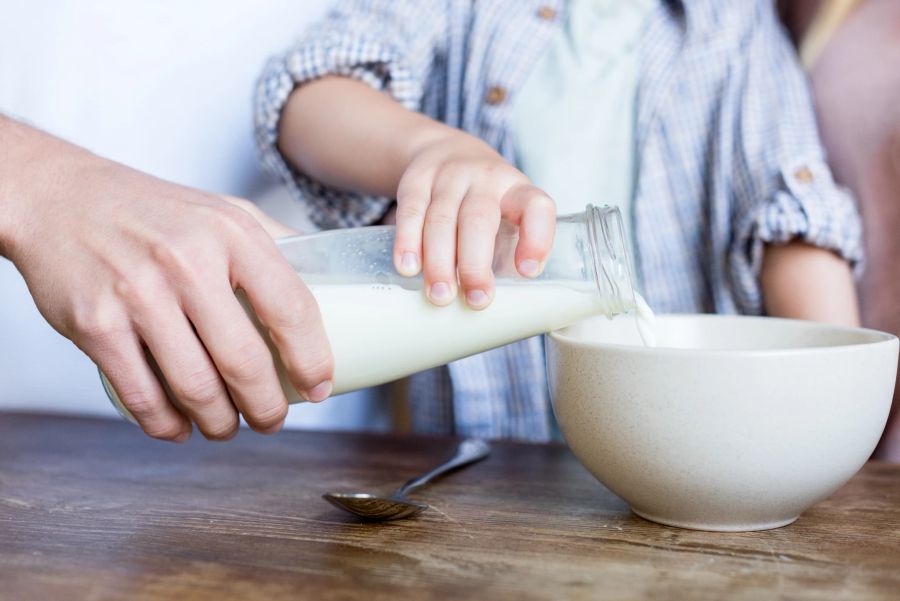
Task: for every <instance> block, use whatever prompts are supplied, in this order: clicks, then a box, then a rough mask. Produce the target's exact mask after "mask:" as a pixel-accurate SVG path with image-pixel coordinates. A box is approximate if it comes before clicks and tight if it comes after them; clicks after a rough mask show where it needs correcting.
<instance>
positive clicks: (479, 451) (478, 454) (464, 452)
mask: <svg viewBox="0 0 900 601" xmlns="http://www.w3.org/2000/svg"><path fill="white" fill-rule="evenodd" d="M490 452H491V447H490V445H489V444H488V443H487V442H485V441H483V440H481V439H478V438H467V439H466V440H464V441H462V442H461V443H459V446H458V447H457V448H456V454H455V455H454V456H453V457H451V458H450V459H449V460H448V461H447V462H446V463H443V464H441V465H439V466H438V467H436V468H434V469H433V470H431V471H430V472H428V473H427V474H425V475H423V476H419V477H417V478H413V479H412V480H410V481H409V482H407V483H406V484H404V485H403V486H401V487H400V490H398V491H397V493H396V494H397V495H400V496H402V495H405V494H406V493H408V492H410V491H412V490H415V489H416V488H420V487H422V486H425V485H426V484H428V483H429V482H431V481H432V480H434V479H435V478H437V477H439V476H443V475H444V474H446V473H448V472H452V471H453V470H457V469H459V468H461V467H465V466H467V465H469V464H470V463H475V462H476V461H481V460H482V459H484V458H485V457H487V456H488V454H490Z"/></svg>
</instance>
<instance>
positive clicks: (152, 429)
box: [141, 419, 182, 440]
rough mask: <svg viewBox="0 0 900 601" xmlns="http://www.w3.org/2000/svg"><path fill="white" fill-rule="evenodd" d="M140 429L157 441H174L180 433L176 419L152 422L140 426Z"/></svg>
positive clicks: (179, 426) (180, 428) (180, 429)
mask: <svg viewBox="0 0 900 601" xmlns="http://www.w3.org/2000/svg"><path fill="white" fill-rule="evenodd" d="M141 428H142V429H143V430H144V433H145V434H146V435H147V436H149V437H151V438H157V439H159V440H175V439H176V438H178V436H179V435H180V434H181V432H182V427H181V424H180V423H179V422H178V420H176V419H166V420H152V421H150V422H149V423H147V424H146V425H144V424H142V425H141Z"/></svg>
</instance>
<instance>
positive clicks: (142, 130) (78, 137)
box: [0, 0, 386, 427]
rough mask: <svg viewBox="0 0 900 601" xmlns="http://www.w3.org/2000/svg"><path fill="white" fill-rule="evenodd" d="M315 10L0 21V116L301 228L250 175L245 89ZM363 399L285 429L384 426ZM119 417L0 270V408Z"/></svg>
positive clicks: (276, 6)
mask: <svg viewBox="0 0 900 601" xmlns="http://www.w3.org/2000/svg"><path fill="white" fill-rule="evenodd" d="M328 4H329V3H328V2H323V1H315V0H299V1H298V0H271V1H269V2H251V1H250V0H192V1H191V2H181V1H178V2H176V1H175V0H162V1H160V2H120V1H118V0H83V1H79V2H75V1H63V2H60V1H58V0H31V1H30V2H15V3H8V5H7V6H4V9H3V18H2V19H0V111H2V112H3V113H4V114H6V115H8V116H12V117H15V118H19V119H22V120H25V121H27V122H29V123H31V124H33V125H35V126H37V127H40V128H41V129H44V130H46V131H49V132H51V133H53V134H55V135H58V136H60V137H62V138H65V139H67V140H69V141H71V142H74V143H76V144H78V145H81V146H84V147H86V148H88V149H90V150H92V151H93V152H96V153H97V154H100V155H102V156H106V157H108V158H111V159H114V160H116V161H119V162H122V163H125V164H127V165H130V166H132V167H135V168H137V169H140V170H142V171H145V172H147V173H151V174H153V175H156V176H159V177H162V178H165V179H168V180H172V181H175V182H179V183H182V184H186V185H189V186H194V187H197V188H202V189H206V190H211V191H216V192H227V193H230V194H234V195H238V196H243V197H248V198H251V199H260V198H264V201H263V202H262V205H263V206H264V208H266V209H267V210H268V211H269V212H270V214H273V215H274V216H275V217H277V218H280V219H282V220H284V221H286V222H288V223H292V224H293V225H295V226H296V225H303V224H304V223H305V220H304V219H303V217H302V216H301V215H300V214H299V211H298V210H296V208H295V207H293V206H292V204H291V202H290V201H289V200H288V199H287V195H286V194H285V193H284V192H283V190H282V189H281V188H280V186H278V185H277V183H275V182H274V181H273V180H272V179H270V178H268V177H267V176H265V175H264V174H263V173H262V172H261V171H260V169H259V167H258V163H257V160H256V156H255V148H254V144H253V137H252V97H253V88H254V82H255V80H256V77H257V75H258V73H259V72H260V71H261V69H262V65H263V64H264V62H265V60H266V58H267V57H268V56H270V55H272V54H274V53H276V52H280V51H282V50H283V49H284V48H285V47H287V46H288V44H290V41H291V39H292V38H293V37H295V36H297V35H298V34H299V33H300V31H301V30H302V29H303V27H305V26H306V24H308V23H309V22H310V21H311V20H313V19H315V18H317V17H318V16H320V15H321V13H322V12H323V11H324V10H325V9H326V8H327V6H328ZM375 405H376V403H375V402H374V400H373V399H372V398H371V395H356V396H351V397H343V398H341V399H338V400H337V401H336V402H331V403H324V404H322V405H318V406H313V405H309V404H304V405H303V406H295V407H293V408H292V410H291V413H290V416H289V418H288V422H289V424H291V425H308V426H321V427H356V426H367V427H372V426H375V427H378V426H384V425H385V423H386V422H385V420H384V417H383V411H381V409H380V408H379V407H377V406H375ZM10 408H14V409H25V410H48V411H75V412H81V413H91V414H103V415H114V412H113V410H112V408H111V407H110V405H109V403H108V401H107V400H106V398H105V395H104V393H103V391H102V389H101V387H100V383H99V380H98V378H97V371H96V368H95V367H94V365H93V364H92V363H91V361H90V360H89V359H88V358H87V357H85V356H84V355H83V354H82V353H81V352H80V351H79V350H78V349H77V348H75V346H74V345H73V344H72V343H70V342H69V341H68V340H66V339H65V338H63V337H62V336H60V335H59V334H57V333H56V332H55V331H53V329H52V328H50V326H49V325H48V324H47V323H46V322H45V321H44V320H43V319H42V318H41V316H40V314H39V313H38V311H37V309H36V308H35V306H34V303H33V301H32V300H31V297H30V296H29V294H28V291H27V289H26V287H25V284H24V281H23V280H22V278H21V277H20V276H19V274H18V273H17V272H16V271H15V269H14V268H13V267H12V265H11V264H10V263H9V262H8V261H6V260H5V259H0V409H10Z"/></svg>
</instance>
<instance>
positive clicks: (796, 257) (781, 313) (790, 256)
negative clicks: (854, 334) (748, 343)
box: [761, 242, 859, 326]
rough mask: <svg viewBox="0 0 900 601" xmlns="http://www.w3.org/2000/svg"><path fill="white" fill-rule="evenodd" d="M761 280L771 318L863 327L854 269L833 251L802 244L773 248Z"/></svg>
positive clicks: (764, 264)
mask: <svg viewBox="0 0 900 601" xmlns="http://www.w3.org/2000/svg"><path fill="white" fill-rule="evenodd" d="M761 279H762V288H763V297H764V299H765V306H766V312H767V313H768V314H769V315H772V316H776V317H791V318H797V319H809V320H813V321H822V322H827V323H834V324H840V325H848V326H858V325H859V306H858V302H857V298H856V287H855V285H854V282H853V274H852V273H851V270H850V266H849V265H848V264H847V262H846V261H844V260H843V259H841V258H840V257H839V256H837V255H836V254H835V253H833V252H831V251H828V250H825V249H821V248H817V247H814V246H810V245H808V244H805V243H802V242H792V243H790V244H786V245H783V246H769V247H767V248H766V254H765V258H764V259H763V266H762V274H761Z"/></svg>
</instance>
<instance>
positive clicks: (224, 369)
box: [219, 343, 272, 384]
mask: <svg viewBox="0 0 900 601" xmlns="http://www.w3.org/2000/svg"><path fill="white" fill-rule="evenodd" d="M271 367H272V356H271V355H270V354H269V352H268V351H267V350H266V348H265V346H263V345H262V344H261V343H260V344H255V343H248V344H244V345H241V346H239V347H238V348H237V349H235V351H234V352H233V353H231V355H230V356H229V357H228V358H226V359H223V360H222V361H221V362H220V364H219V372H220V373H221V374H222V376H223V377H224V378H225V380H227V381H229V382H234V383H237V384H247V383H251V382H258V381H260V380H262V379H263V378H264V377H265V376H266V374H268V373H269V371H270V369H271Z"/></svg>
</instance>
